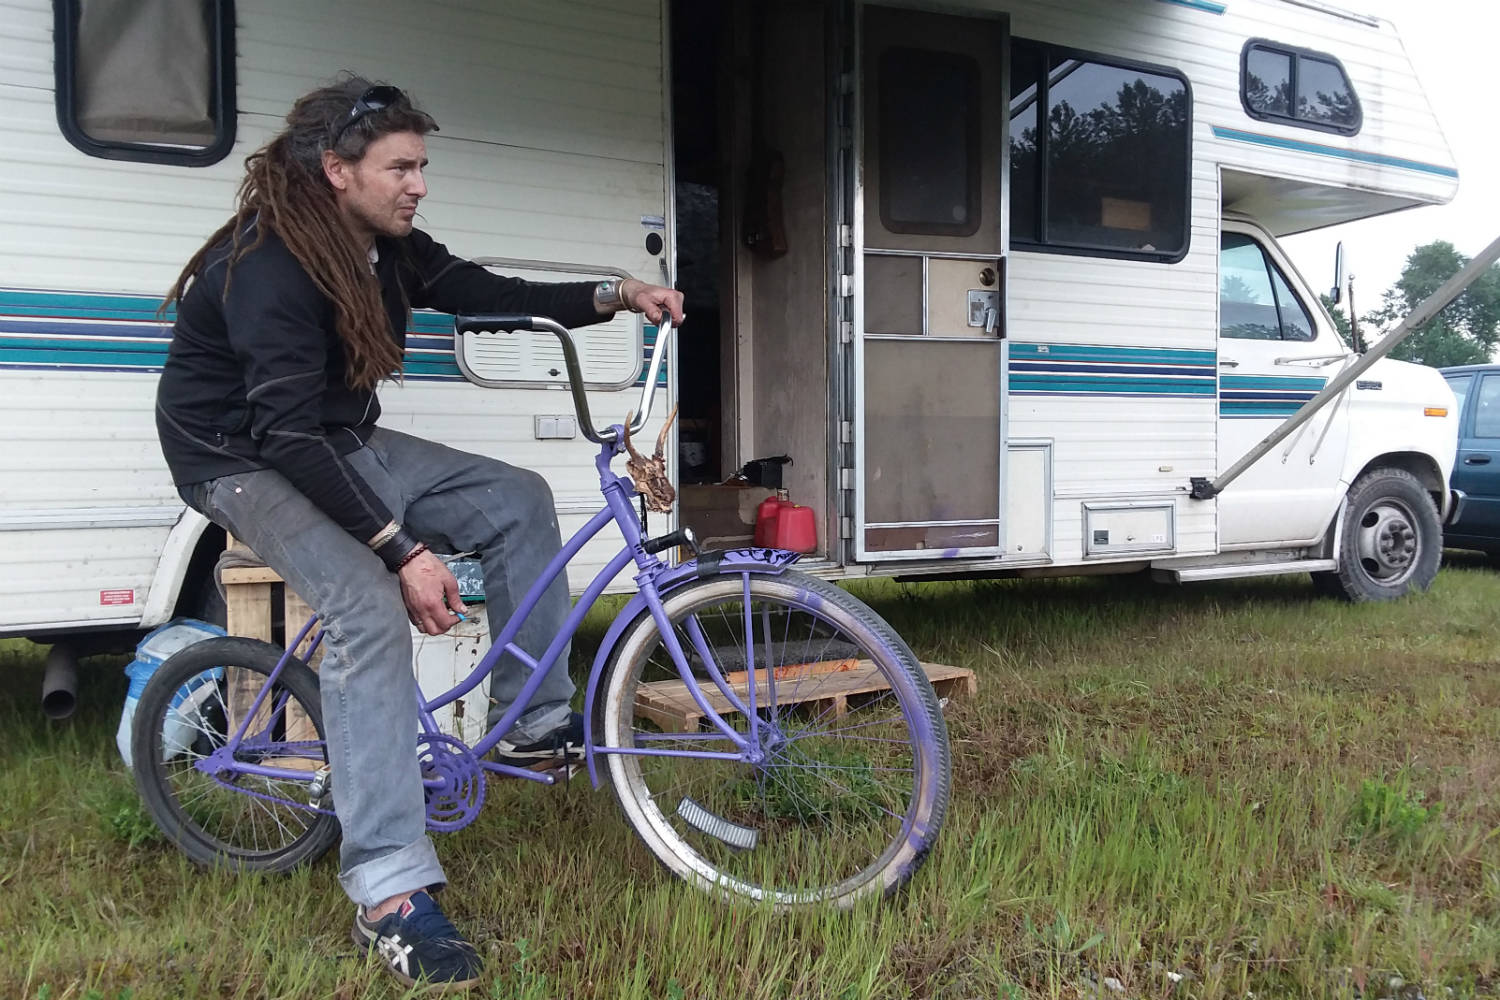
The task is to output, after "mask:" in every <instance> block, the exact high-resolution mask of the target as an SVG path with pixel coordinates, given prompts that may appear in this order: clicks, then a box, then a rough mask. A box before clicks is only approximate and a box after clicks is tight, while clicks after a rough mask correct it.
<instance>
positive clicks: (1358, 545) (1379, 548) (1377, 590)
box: [1312, 469, 1443, 602]
mask: <svg viewBox="0 0 1500 1000" xmlns="http://www.w3.org/2000/svg"><path fill="white" fill-rule="evenodd" d="M1343 529H1344V531H1343V537H1342V539H1341V540H1340V542H1339V551H1338V559H1339V568H1338V569H1336V570H1333V571H1331V572H1327V573H1314V574H1312V578H1313V583H1314V584H1316V585H1317V588H1318V589H1319V590H1320V591H1322V592H1323V593H1325V594H1329V595H1331V596H1334V597H1341V598H1343V599H1344V600H1346V601H1354V602H1361V601H1390V600H1394V599H1395V598H1398V597H1403V596H1405V595H1407V594H1410V593H1413V592H1420V591H1425V590H1426V589H1427V588H1428V587H1430V586H1432V581H1433V578H1434V577H1436V576H1437V571H1438V565H1439V564H1440V563H1441V562H1442V556H1443V526H1442V522H1441V521H1440V520H1439V519H1438V512H1437V508H1436V507H1435V506H1433V503H1432V497H1431V496H1429V495H1428V493H1427V490H1426V489H1425V488H1424V487H1423V486H1422V484H1421V483H1420V482H1418V481H1417V477H1416V476H1413V475H1412V474H1411V473H1410V472H1407V471H1406V470H1405V469H1373V470H1371V471H1370V472H1367V473H1365V474H1364V475H1363V476H1360V477H1359V479H1357V480H1355V482H1354V485H1353V486H1351V487H1350V488H1349V502H1348V504H1347V505H1346V506H1345V508H1344V524H1343Z"/></svg>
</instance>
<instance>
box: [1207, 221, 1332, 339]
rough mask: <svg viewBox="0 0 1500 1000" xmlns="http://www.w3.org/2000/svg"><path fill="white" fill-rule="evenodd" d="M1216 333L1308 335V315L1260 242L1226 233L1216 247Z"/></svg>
mask: <svg viewBox="0 0 1500 1000" xmlns="http://www.w3.org/2000/svg"><path fill="white" fill-rule="evenodd" d="M1219 334H1220V336H1224V337H1232V338H1235V339H1237V340H1312V339H1313V338H1314V337H1315V336H1316V330H1315V328H1314V327H1313V324H1312V320H1311V319H1310V318H1309V316H1308V312H1307V309H1306V308H1305V307H1304V306H1303V305H1302V302H1301V300H1299V299H1298V298H1297V296H1296V295H1294V294H1292V290H1291V287H1290V286H1289V285H1288V284H1287V281H1286V278H1285V276H1284V275H1282V273H1281V271H1280V269H1278V268H1277V267H1276V265H1275V264H1273V263H1272V262H1271V261H1270V259H1269V258H1268V257H1267V256H1266V254H1265V251H1264V250H1263V249H1261V246H1260V244H1259V243H1257V242H1255V241H1254V240H1253V239H1251V238H1250V237H1248V236H1245V235H1242V234H1240V233H1225V234H1224V237H1223V240H1222V241H1221V243H1220V251H1219Z"/></svg>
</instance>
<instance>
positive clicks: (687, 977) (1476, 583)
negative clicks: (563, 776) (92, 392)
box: [0, 556, 1500, 1000]
mask: <svg viewBox="0 0 1500 1000" xmlns="http://www.w3.org/2000/svg"><path fill="white" fill-rule="evenodd" d="M853 589H855V590H856V591H857V592H858V593H860V595H861V596H863V597H864V598H865V599H866V600H868V601H869V602H870V603H871V604H872V605H873V606H874V607H875V608H876V609H877V610H878V611H879V612H880V613H881V614H882V615H884V616H885V617H886V618H887V619H888V620H889V621H891V623H892V624H893V625H895V626H896V628H897V629H898V630H899V631H900V632H901V633H902V634H903V635H904V636H906V638H907V639H908V641H909V642H910V643H911V645H912V647H913V649H914V650H915V651H916V652H917V654H918V656H920V657H921V658H922V659H924V660H930V661H939V662H947V663H953V664H957V665H960V666H965V667H971V668H973V669H974V670H975V671H976V673H977V675H978V678H979V694H978V695H977V697H976V698H974V699H973V700H970V701H965V702H955V703H954V704H952V705H950V707H949V713H948V714H949V724H950V729H951V734H952V739H953V746H954V754H955V766H954V801H953V807H952V809H951V811H950V813H949V819H948V822H947V825H946V827H945V829H944V831H943V835H942V838H941V840H940V842H939V845H938V848H937V850H936V851H935V852H934V854H933V856H932V858H931V859H930V861H929V862H928V864H927V866H926V867H925V868H923V869H922V870H921V871H920V872H919V873H918V875H917V877H916V879H915V880H914V882H913V883H912V885H911V886H910V887H909V888H908V889H907V890H906V891H904V892H903V893H902V894H901V895H899V896H898V897H896V898H895V899H892V900H888V901H885V902H883V903H874V904H870V905H866V906H862V907H861V908H859V909H858V910H857V911H856V912H853V913H830V912H809V913H796V914H790V915H780V916H778V915H775V914H772V913H768V912H765V911H763V910H759V909H755V908H751V907H732V906H728V905H724V904H721V903H718V902H715V901H713V900H710V899H708V898H706V897H704V896H702V895H701V894H699V893H697V892H695V891H693V890H691V889H689V888H687V887H686V886H685V885H682V884H680V883H678V882H676V881H674V880H672V879H671V878H669V877H668V876H667V875H666V874H665V873H664V872H663V871H662V870H661V869H660V868H659V867H657V866H656V865H655V863H654V862H653V861H652V860H651V859H650V858H649V857H648V855H647V853H646V851H645V849H644V848H643V847H641V846H640V845H639V844H638V843H636V842H635V841H634V839H633V834H631V832H630V831H629V829H628V828H627V827H626V826H625V825H624V823H623V821H622V820H621V819H620V816H619V813H618V810H617V809H616V807H615V806H614V803H613V801H612V800H611V799H610V797H609V796H608V795H607V794H594V793H593V792H592V791H591V790H590V788H589V786H588V784H587V781H586V780H585V779H578V780H575V781H574V782H573V784H572V785H571V786H570V787H567V788H563V789H546V788H540V787H535V786H530V785H520V784H514V785H513V784H503V785H497V786H492V791H491V795H490V799H489V801H488V802H487V803H486V807H485V814H484V816H483V817H481V819H480V820H479V821H478V822H477V823H475V824H474V825H473V826H471V827H469V828H468V829H467V830H464V831H463V832H461V833H458V834H453V835H448V836H440V837H439V838H438V849H439V852H440V854H441V856H442V858H443V861H444V864H445V866H446V867H447V870H448V874H449V877H450V879H451V884H452V888H451V889H450V890H449V892H448V893H447V894H446V896H445V905H446V906H447V908H448V909H449V911H450V913H451V915H452V916H453V917H454V919H455V921H456V922H457V923H458V924H459V925H460V926H461V927H463V928H464V929H465V930H467V931H468V932H469V933H470V934H471V936H472V937H473V938H474V939H475V940H476V941H477V942H478V944H479V946H480V948H481V949H482V950H483V952H484V953H485V955H486V958H487V969H486V971H487V976H488V981H487V982H486V984H485V986H484V987H483V988H482V989H480V990H478V991H477V992H476V995H477V996H482V997H486V998H528V1000H529V998H543V997H595V996H597V997H606V998H617V997H618V998H637V997H639V998H668V1000H679V998H705V1000H706V998H719V997H735V998H740V997H754V998H781V997H785V998H802V997H826V998H838V1000H845V998H848V1000H853V998H866V997H881V998H887V997H888V998H896V997H933V998H954V1000H958V998H977V997H985V998H991V997H1085V996H1087V997H1094V996H1099V995H1101V994H1102V995H1105V996H1121V997H1163V996H1174V997H1195V998H1197V997H1202V998H1210V997H1235V998H1241V997H1245V996H1247V995H1249V994H1250V993H1254V994H1255V996H1257V997H1262V998H1264V997H1287V996H1299V997H1300V996H1309V997H1347V998H1353V997H1369V998H1373V997H1380V996H1387V995H1398V994H1399V993H1400V991H1399V990H1397V989H1394V988H1392V987H1391V985H1390V983H1391V982H1392V979H1393V977H1398V978H1399V979H1401V980H1403V981H1404V982H1405V983H1406V984H1407V986H1406V990H1407V992H1406V993H1405V994H1402V995H1405V996H1408V997H1410V996H1415V993H1414V992H1412V990H1413V988H1414V987H1419V988H1420V989H1421V990H1422V992H1423V993H1425V995H1426V996H1428V997H1446V996H1447V995H1448V994H1447V993H1446V992H1445V988H1449V989H1451V990H1452V991H1453V994H1452V995H1454V996H1457V997H1467V996H1493V995H1496V993H1497V991H1500V573H1496V572H1495V571H1493V570H1490V569H1487V568H1484V567H1483V566H1482V565H1481V564H1480V563H1478V562H1474V561H1467V560H1465V559H1464V558H1463V557H1462V556H1456V557H1453V558H1452V559H1451V560H1450V564H1449V567H1448V568H1446V569H1444V571H1443V572H1442V573H1441V575H1440V576H1439V578H1438V581H1437V584H1436V585H1435V586H1434V588H1433V590H1432V592H1431V593H1430V594H1428V595H1426V596H1423V597H1420V598H1415V599H1411V600H1407V601H1402V602H1398V603H1396V604H1392V605H1379V606H1349V605H1344V604H1339V603H1335V602H1333V601H1329V600H1325V599H1321V598H1318V597H1316V596H1314V594H1313V591H1312V588H1311V586H1310V585H1309V584H1308V583H1307V582H1305V580H1303V579H1300V578H1286V579H1272V580H1266V581H1261V582H1251V583H1234V584H1216V585H1198V586H1195V587H1192V588H1187V589H1173V588H1167V587H1157V586H1152V585H1149V584H1147V583H1145V582H1143V581H1142V580H1140V579H1136V578H1121V579H1104V578H1099V579H1083V580H1067V581H1055V582H1038V581H1033V582H1024V583H1023V582H1004V583H978V584H924V585H910V586H903V585H899V584H895V583H892V582H889V581H876V582H869V583H864V584H860V585H857V586H855V587H854V588H853ZM601 634H602V623H601V622H600V621H599V620H595V621H594V623H593V627H592V630H591V631H590V633H589V634H588V635H587V636H586V637H585V638H584V639H583V640H582V641H581V642H580V643H579V646H580V649H579V650H578V651H577V652H576V653H575V666H576V665H581V664H582V663H583V662H584V659H585V656H586V654H588V653H589V652H591V648H590V647H591V646H592V645H593V644H595V643H597V642H598V641H599V638H600V635H601ZM122 664H123V659H122V658H113V659H111V658H100V659H99V660H96V661H91V662H89V663H88V664H87V665H86V666H87V668H88V669H86V671H85V674H84V679H83V684H82V689H81V691H80V703H81V705H82V707H81V709H80V711H79V713H78V715H77V716H76V717H75V718H74V719H72V720H70V721H68V722H66V723H62V724H54V723H49V722H47V721H46V720H45V719H44V718H43V717H42V715H41V712H40V711H39V710H38V699H39V692H38V688H39V685H40V679H41V655H40V650H38V649H37V648H36V647H31V646H29V645H27V644H25V643H20V642H10V643H0V671H3V672H4V676H5V678H6V684H5V686H4V690H3V691H0V801H3V802H4V803H5V808H4V811H3V816H0V928H3V929H4V930H3V932H0V997H6V998H10V997H16V998H25V1000H33V998H40V997H49V998H51V1000H62V998H70V1000H82V998H97V1000H118V998H126V997H128V998H131V1000H146V998H156V997H161V998H177V997H245V998H251V997H256V998H259V997H267V998H303V997H332V998H350V1000H352V998H356V997H360V998H363V997H376V998H386V997H399V996H405V995H407V993H406V991H403V990H402V989H400V988H398V987H397V986H396V984H395V983H394V982H391V981H387V979H386V978H385V977H383V976H382V975H381V974H380V973H379V972H378V970H376V969H374V968H373V967H371V966H369V965H367V963H366V962H365V960H364V959H362V958H359V957H356V956H355V954H354V950H353V947H352V946H351V945H350V944H349V943H348V939H347V926H348V923H349V921H350V918H351V906H350V904H349V903H348V902H347V901H346V900H345V899H344V897H343V895H342V894H341V893H340V891H339V890H338V887H337V884H336V882H335V878H334V875H335V867H336V859H335V857H334V856H333V855H329V856H328V857H327V858H325V859H324V860H322V861H321V862H319V863H318V864H317V865H315V866H314V867H313V868H312V869H311V870H308V871H303V872H300V873H297V874H295V875H292V876H283V877H259V876H239V877H235V876H231V875H227V874H223V873H217V872H204V871H201V870H198V869H195V868H194V867H192V866H191V865H190V864H189V863H188V862H186V861H185V860H184V859H183V858H182V857H181V856H180V855H179V854H177V853H176V851H175V849H173V848H171V847H170V846H169V845H167V844H166V843H164V842H163V841H162V840H161V839H160V837H159V835H157V833H156V832H155V830H154V828H153V827H152V826H151V823H150V821H149V819H148V818H147V817H146V816H145V815H144V813H143V812H142V810H141V809H140V806H139V805H138V802H137V800H136V797H135V792H134V788H133V786H132V785H131V783H130V781H129V778H128V775H126V773H125V772H124V769H123V767H122V765H121V764H120V762H119V760H118V757H117V756H116V753H115V749H114V729H115V724H116V722H117V721H118V713H119V704H120V701H121V698H122V697H123V693H124V678H123V676H122V675H121V674H120V672H119V667H120V666H121V665H122ZM522 879H524V881H522ZM1173 977H1180V979H1178V980H1177V981H1176V982H1175V983H1174V979H1173ZM1106 978H1110V979H1113V980H1116V981H1117V982H1118V984H1119V985H1120V986H1122V987H1123V992H1115V991H1114V990H1112V989H1111V988H1109V987H1103V986H1101V985H1100V984H1103V983H1104V981H1105V980H1106Z"/></svg>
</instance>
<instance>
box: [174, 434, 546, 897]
mask: <svg viewBox="0 0 1500 1000" xmlns="http://www.w3.org/2000/svg"><path fill="white" fill-rule="evenodd" d="M349 462H350V464H351V465H353V466H354V468H355V469H356V470H357V471H358V472H359V474H360V475H361V476H363V477H364V479H365V481H366V482H368V483H369V484H370V486H371V488H372V489H373V490H374V491H375V493H376V494H377V495H378V496H379V497H380V499H381V500H383V501H384V502H385V504H386V505H387V506H388V507H390V509H391V511H392V512H393V513H394V514H395V517H396V520H398V521H400V522H401V523H402V524H404V525H405V526H406V528H407V530H409V531H410V532H411V533H412V534H413V535H415V536H416V537H417V538H419V539H421V540H422V541H424V542H426V543H427V544H428V545H429V546H431V547H432V548H433V549H435V550H437V551H439V552H444V551H446V552H470V551H473V552H477V553H479V558H480V564H481V566H482V567H483V569H484V588H485V600H486V608H487V610H488V612H489V620H490V621H489V623H490V635H491V636H495V635H497V634H498V631H499V629H500V628H502V627H504V625H505V622H506V620H507V619H508V618H509V617H510V614H511V611H512V610H513V609H514V608H515V607H517V606H518V605H519V604H520V603H521V600H522V599H523V598H524V597H525V595H526V591H527V590H528V589H529V588H530V587H531V584H532V583H533V582H534V581H535V580H536V578H537V577H538V576H539V575H540V574H541V571H542V570H543V569H544V568H545V567H546V565H547V563H548V561H549V560H551V559H552V557H553V556H555V555H556V554H557V552H558V550H559V549H560V548H561V540H560V536H559V532H558V527H557V515H556V512H555V510H554V508H553V503H552V491H551V490H550V489H549V488H548V486H547V482H546V480H544V479H543V478H542V477H541V476H539V475H537V474H536V473H535V472H531V471H528V470H526V469H519V468H516V467H515V466H512V465H507V464H505V463H504V462H499V461H496V460H494V459H491V458H485V457H482V456H479V455H471V454H468V453H467V452H462V451H458V450H456V449H453V448H449V447H446V446H444V445H440V444H435V443H433V442H430V441H424V440H422V439H421V438H417V437H412V436H411V435H409V434H402V433H400V432H398V431H391V430H386V429H384V428H379V429H377V430H376V431H375V432H374V434H373V435H372V436H371V438H370V440H369V442H368V444H367V445H366V446H365V447H363V448H361V449H359V450H358V451H356V452H354V453H353V454H352V455H350V456H349ZM181 492H182V495H183V497H184V499H185V500H187V502H188V503H189V504H191V505H192V506H193V507H195V508H197V509H198V510H199V511H201V512H202V513H203V514H204V515H206V516H207V517H208V518H210V519H211V520H213V521H214V522H216V523H217V524H220V525H222V526H223V527H224V528H226V529H227V530H229V531H230V532H232V533H233V534H234V536H235V537H236V538H238V539H240V540H241V541H243V542H244V543H245V544H246V545H249V546H250V548H251V549H253V550H254V551H255V553H256V555H258V556H260V558H261V559H263V560H264V561H265V563H266V565H268V566H270V567H271V568H272V569H274V570H275V571H276V572H277V573H278V574H280V575H281V578H282V579H283V580H285V581H286V582H287V585H288V586H290V587H291V588H292V589H293V590H294V591H296V592H297V594H298V595H299V596H301V597H302V599H303V600H305V601H306V602H307V603H308V604H309V605H311V606H312V607H313V608H316V609H317V611H318V612H319V613H320V614H321V615H322V616H323V624H324V627H325V628H326V629H327V636H326V638H325V639H324V646H325V652H324V655H323V663H322V666H321V667H320V668H319V674H320V676H319V682H320V686H321V690H322V701H323V726H324V731H325V733H326V735H327V738H328V758H329V764H330V766H331V768H332V777H333V801H334V809H335V811H336V812H337V814H338V817H339V822H340V824H341V825H342V827H343V843H342V845H341V847H340V856H339V860H340V868H341V869H342V870H341V871H340V873H339V882H340V883H341V884H342V885H343V887H344V891H345V892H347V893H348V894H349V898H351V899H352V900H354V901H355V902H356V903H359V904H361V905H364V906H374V905H375V904H377V903H379V902H381V901H383V900H385V899H388V898H390V897H391V896H394V895H397V894H399V893H402V892H408V891H411V890H414V889H420V888H423V887H425V886H431V885H437V884H441V883H443V882H444V881H445V879H444V877H443V870H442V867H441V866H440V865H439V864H438V860H437V854H436V852H435V851H434V850H433V846H432V841H431V840H430V839H429V838H428V836H427V833H426V814H425V808H424V804H423V795H422V780H421V775H420V773H419V771H418V769H417V757H416V732H417V699H416V692H415V688H414V685H413V682H412V635H411V626H410V624H409V621H408V619H407V614H406V605H405V603H404V602H403V601H402V599H401V588H400V585H399V583H398V581H397V578H396V575H395V574H394V573H392V572H390V571H389V570H387V569H386V568H385V565H384V564H383V563H382V562H381V561H380V558H379V557H378V556H376V555H375V553H374V552H373V551H371V550H370V548H369V547H368V546H367V545H365V543H364V540H363V539H357V538H354V537H352V536H351V535H350V534H349V533H348V532H346V531H344V529H342V528H340V527H339V526H338V525H337V524H335V523H334V521H333V520H332V519H331V518H329V517H328V515H327V514H325V513H323V511H321V510H320V509H318V508H317V507H316V506H314V505H313V503H312V502H311V501H310V500H308V499H307V498H306V497H305V496H303V495H302V493H300V492H299V491H298V490H297V489H296V488H295V487H294V486H292V484H291V483H289V482H288V481H287V480H286V478H285V477H284V476H282V475H281V474H280V473H279V472H274V471H272V470H270V469H259V470H256V471H253V472H244V473H237V474H235V475H230V476H224V477H221V478H219V479H214V480H210V481H209V482H206V483H197V484H194V485H192V486H187V487H183V488H182V490H181ZM568 607H569V599H568V585H567V580H566V578H565V577H564V576H559V577H558V579H557V580H556V581H554V582H553V585H552V586H551V587H550V588H548V590H547V592H546V594H545V595H544V597H543V598H542V600H541V602H540V603H538V604H537V606H536V608H535V610H534V611H533V612H532V614H531V616H530V617H529V618H528V619H527V621H526V624H525V625H524V626H523V627H522V628H521V630H520V633H519V634H518V635H517V637H516V643H517V644H518V645H519V646H520V647H521V648H522V649H524V650H525V651H526V652H528V653H530V654H531V655H532V656H534V657H538V658H539V657H540V656H541V654H542V653H543V652H544V651H545V650H546V648H547V644H548V643H549V642H550V641H551V640H552V639H553V637H554V636H555V635H556V634H557V631H558V629H559V628H560V627H561V626H562V623H563V620H564V618H565V617H566V616H567V613H568ZM287 625H288V627H289V628H292V627H295V623H292V622H288V623H287ZM528 676H529V671H528V669H527V668H526V667H525V666H524V665H523V664H521V663H520V662H519V661H517V660H516V659H514V658H513V657H511V656H509V655H507V656H504V657H502V658H501V659H500V661H499V663H498V664H497V666H496V668H495V670H494V672H493V673H492V674H491V677H490V697H491V699H492V702H493V704H492V707H491V711H490V720H491V722H494V721H496V720H498V719H499V718H500V716H501V715H502V714H504V712H505V710H506V709H508V708H509V707H510V705H511V703H512V702H514V701H515V698H516V695H518V694H519V693H520V690H521V687H522V685H523V684H524V683H525V682H526V679H527V677H528ZM429 693H430V694H435V693H437V692H429ZM572 695H573V682H572V681H571V680H570V679H569V677H568V657H567V652H566V650H564V652H563V655H561V656H560V657H559V658H558V660H557V662H556V663H554V664H553V666H552V669H551V670H550V671H549V672H548V674H547V677H546V679H545V680H544V681H543V682H542V685H541V687H540V689H539V690H538V691H537V694H536V697H535V698H534V699H533V701H532V706H533V707H532V708H530V709H529V710H528V711H527V712H526V713H525V714H524V715H523V716H522V717H521V720H520V721H519V722H518V723H517V724H516V727H515V728H514V729H512V730H511V731H510V733H509V734H508V738H509V739H511V740H512V741H514V742H517V743H530V742H533V741H535V740H537V739H540V738H541V737H543V736H545V735H546V734H548V733H550V732H551V731H552V730H553V729H555V728H557V727H558V726H559V725H562V724H563V723H564V722H566V721H567V718H568V711H569V709H568V701H569V699H570V698H571V697H572Z"/></svg>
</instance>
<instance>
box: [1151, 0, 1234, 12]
mask: <svg viewBox="0 0 1500 1000" xmlns="http://www.w3.org/2000/svg"><path fill="white" fill-rule="evenodd" d="M1162 3H1170V4H1176V5H1177V6H1178V7H1191V8H1192V9H1193V10H1201V11H1203V12H1204V13H1207V14H1222V13H1224V12H1225V11H1226V10H1228V9H1229V8H1228V7H1227V6H1225V5H1224V4H1221V3H1214V2H1213V0H1162Z"/></svg>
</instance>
